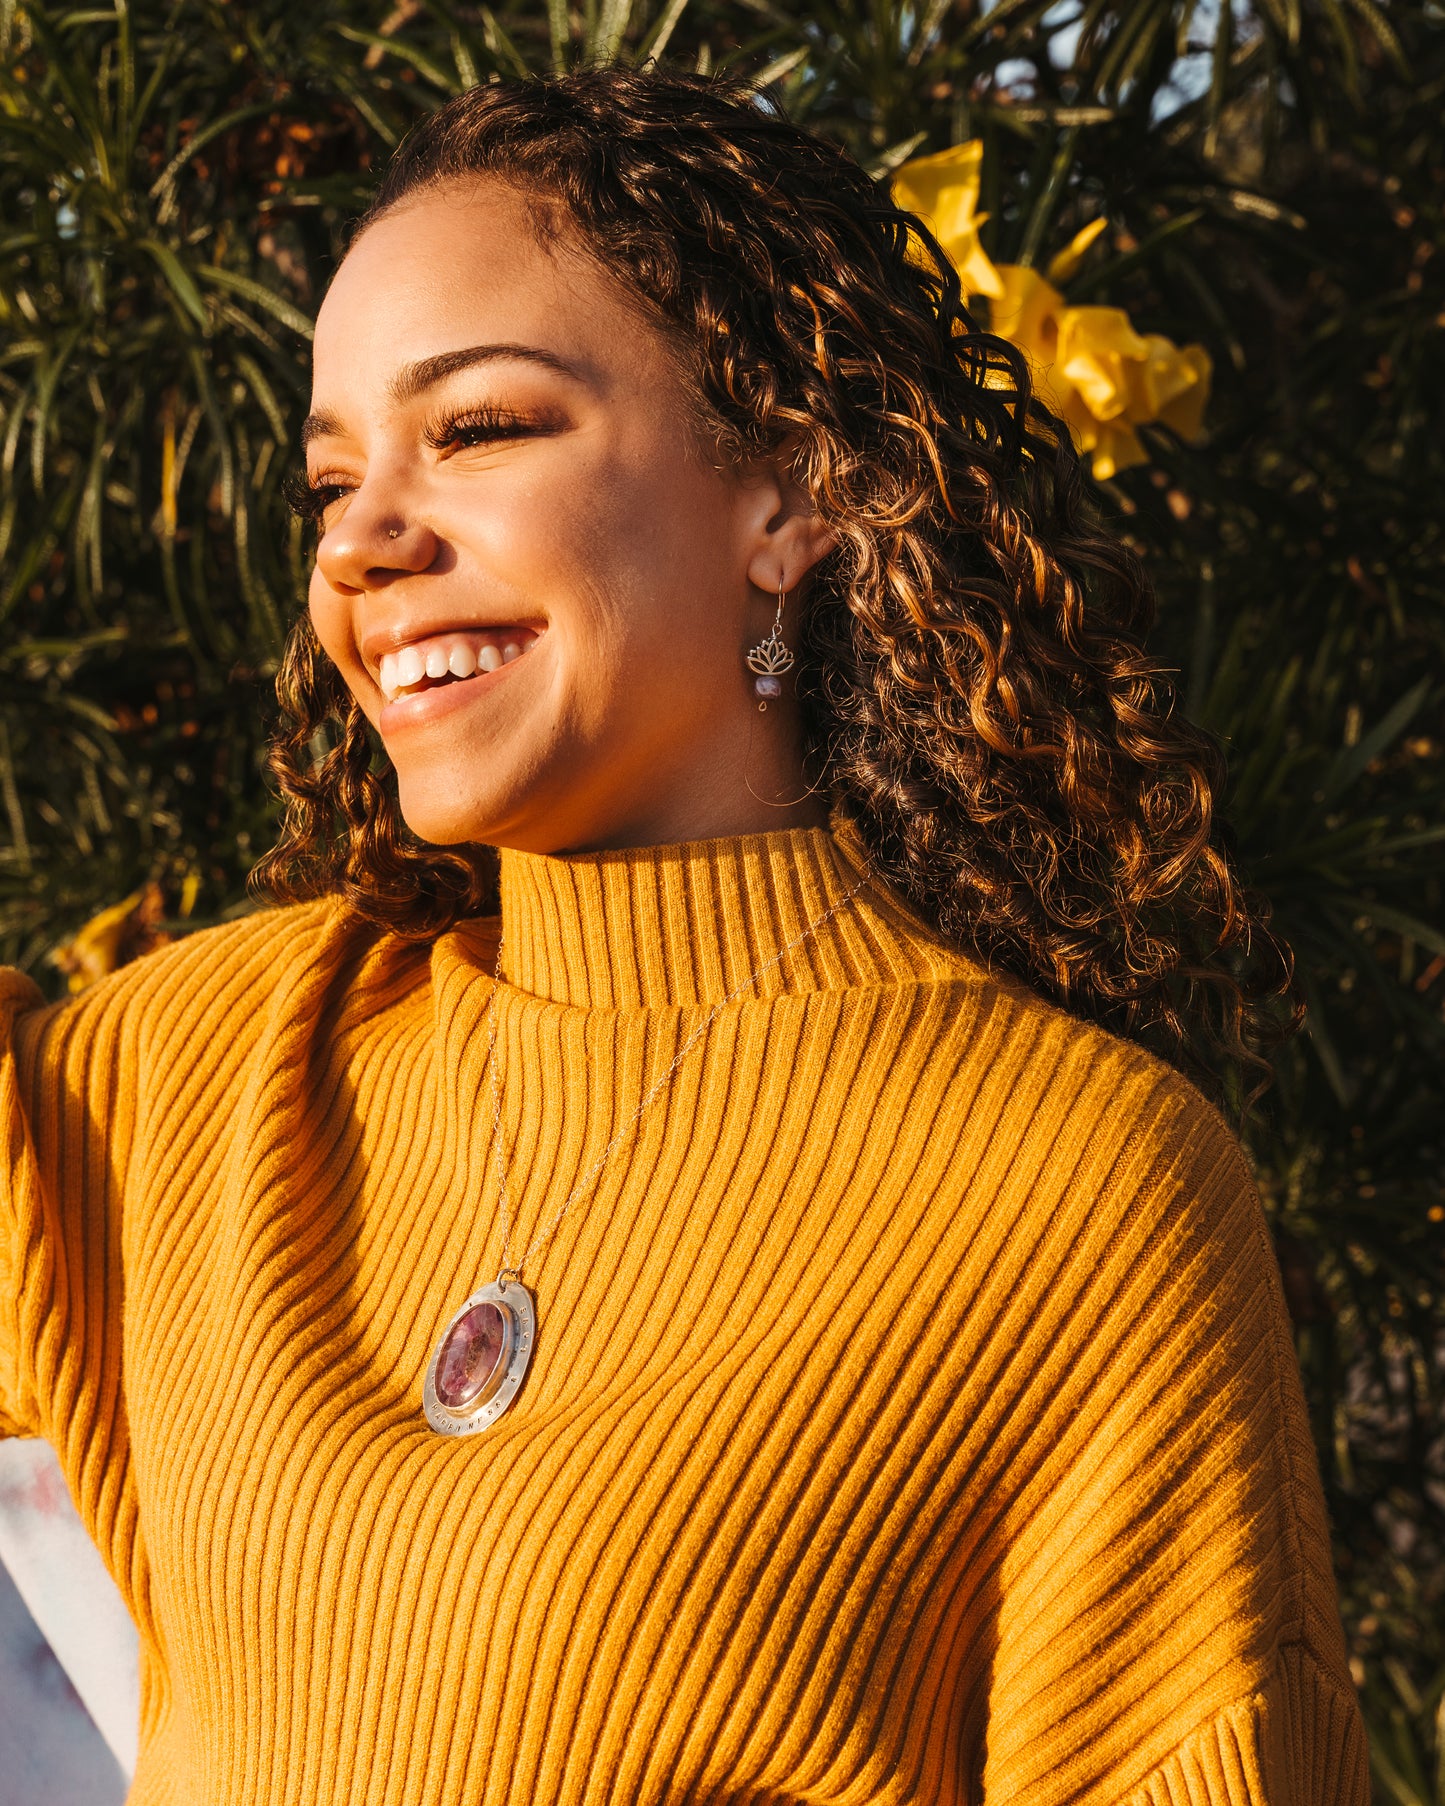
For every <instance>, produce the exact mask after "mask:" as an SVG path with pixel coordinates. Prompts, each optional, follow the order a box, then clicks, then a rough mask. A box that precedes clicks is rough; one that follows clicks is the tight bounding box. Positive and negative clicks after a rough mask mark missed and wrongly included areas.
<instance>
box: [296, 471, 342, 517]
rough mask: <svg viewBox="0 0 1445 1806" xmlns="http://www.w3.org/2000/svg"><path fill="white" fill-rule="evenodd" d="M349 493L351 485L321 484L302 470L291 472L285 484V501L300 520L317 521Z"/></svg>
mask: <svg viewBox="0 0 1445 1806" xmlns="http://www.w3.org/2000/svg"><path fill="white" fill-rule="evenodd" d="M350 493H351V485H349V484H346V483H327V482H323V481H321V480H320V479H318V478H316V477H312V476H308V475H307V473H306V472H305V471H304V470H297V471H293V472H292V473H291V475H290V476H289V477H287V479H286V483H285V496H286V501H287V503H288V505H289V506H290V508H291V511H292V513H293V514H299V515H300V517H301V519H302V520H309V521H319V520H320V519H321V517H322V516H323V515H324V514H325V513H326V510H327V509H328V508H329V507H330V506H331V505H332V503H333V502H339V501H340V500H341V498H342V496H344V495H350Z"/></svg>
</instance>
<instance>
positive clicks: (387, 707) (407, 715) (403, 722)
mask: <svg viewBox="0 0 1445 1806" xmlns="http://www.w3.org/2000/svg"><path fill="white" fill-rule="evenodd" d="M530 651H531V647H530V646H529V647H528V648H527V652H530ZM526 656H527V653H526V652H524V653H522V655H521V657H520V658H514V659H513V660H512V662H511V664H510V665H499V666H498V667H497V669H496V670H495V671H478V673H477V674H476V676H475V677H463V678H459V679H458V680H457V681H456V682H455V683H450V684H438V685H437V686H436V688H435V689H432V690H419V691H418V692H417V694H416V695H415V696H398V697H397V699H396V701H395V702H388V703H384V704H383V705H382V710H381V713H380V715H378V716H377V719H376V725H377V727H378V728H379V729H380V730H381V732H382V734H384V735H385V734H395V733H399V732H401V731H402V730H404V729H406V728H411V727H428V726H430V725H431V723H432V722H434V721H439V720H440V719H441V717H442V716H443V715H449V714H451V713H452V711H453V710H454V709H461V708H465V707H466V706H467V704H468V703H470V702H477V701H480V699H481V698H482V697H483V696H489V695H490V694H491V693H492V691H493V690H494V689H495V688H496V686H497V685H498V684H499V683H500V682H501V681H502V680H503V679H504V678H506V677H508V676H510V675H511V673H512V672H513V671H514V670H515V669H516V668H517V666H518V665H520V664H521V663H522V662H523V660H524V659H525V658H526Z"/></svg>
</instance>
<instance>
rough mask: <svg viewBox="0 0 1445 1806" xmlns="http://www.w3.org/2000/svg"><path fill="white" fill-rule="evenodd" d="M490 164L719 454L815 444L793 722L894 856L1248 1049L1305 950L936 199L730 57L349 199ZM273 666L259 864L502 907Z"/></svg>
mask: <svg viewBox="0 0 1445 1806" xmlns="http://www.w3.org/2000/svg"><path fill="white" fill-rule="evenodd" d="M479 174H485V175H490V176H495V177H498V178H501V179H503V180H505V181H507V182H510V183H512V184H514V185H516V186H518V187H519V188H521V189H523V190H524V191H526V192H528V193H529V194H532V195H534V196H535V197H537V199H538V202H539V204H540V205H541V206H542V207H543V209H544V213H545V209H546V208H547V207H549V206H550V208H551V209H552V210H554V211H555V210H556V209H557V208H558V207H559V206H560V208H561V209H563V210H565V216H566V217H567V220H568V223H569V224H570V226H571V228H572V230H574V231H575V232H576V233H577V234H578V235H579V236H580V238H581V240H582V242H583V243H584V244H585V245H586V246H587V248H588V249H589V250H590V252H591V253H592V255H593V256H595V257H596V258H597V259H598V261H599V262H600V263H601V264H602V265H603V266H605V267H606V268H607V269H609V270H610V271H612V272H614V273H615V274H617V275H618V276H620V277H621V278H622V279H623V280H624V281H625V282H626V283H627V284H628V286H629V288H630V289H631V290H632V291H633V292H634V293H635V294H636V295H638V296H640V297H641V298H643V300H644V301H645V303H646V304H647V305H648V306H649V307H650V308H651V310H652V312H653V315H654V317H656V318H658V319H659V320H660V321H661V322H662V324H663V325H664V327H665V328H666V329H667V330H668V331H669V333H670V334H671V335H672V337H673V338H674V341H675V342H676V344H677V345H678V347H679V348H680V350H681V351H682V353H683V356H684V358H685V361H686V364H687V367H688V368H689V369H690V370H691V372H692V373H693V379H694V384H695V389H696V394H697V397H698V400H699V403H700V406H701V409H702V412H703V415H704V417H705V419H706V421H707V424H708V426H709V429H710V431H711V432H712V434H713V435H714V436H715V437H716V439H717V440H718V442H719V444H720V446H721V448H722V450H723V452H724V454H725V455H732V456H737V457H747V456H755V455H759V454H765V453H769V452H775V451H776V450H777V448H778V447H779V446H780V445H788V446H790V447H793V446H795V447H796V462H795V466H794V469H795V475H796V477H797V479H798V480H799V481H800V482H801V483H802V484H803V485H804V486H805V487H806V488H807V490H808V491H809V492H810V494H811V495H812V497H813V499H814V502H815V505H816V507H817V509H818V511H819V513H820V514H821V516H822V517H823V518H824V519H825V520H826V521H827V522H828V523H829V524H830V525H831V526H832V527H833V528H834V529H835V531H836V534H837V539H838V544H837V547H836V550H834V551H833V552H832V553H830V554H829V555H828V557H827V558H826V559H825V560H824V562H823V563H822V564H821V565H820V566H819V567H818V569H817V571H816V573H815V575H814V579H813V582H812V584H811V586H810V588H809V591H808V594H807V597H806V601H805V604H804V612H803V617H802V621H801V627H800V633H801V640H802V661H801V679H800V682H801V690H800V693H801V695H802V697H803V705H804V711H805V728H806V741H807V745H808V748H809V753H810V762H811V765H812V766H813V767H814V768H816V770H817V772H818V774H819V778H820V782H821V783H822V785H823V786H824V787H825V788H826V790H827V792H828V793H829V794H830V795H831V797H832V799H833V802H834V804H835V806H837V807H839V808H841V809H842V810H843V811H844V813H845V814H846V815H847V816H848V817H849V818H850V819H851V820H852V821H853V823H854V824H855V825H856V828H857V830H858V832H859V833H860V834H861V836H862V839H863V841H864V842H865V843H866V845H867V848H868V850H869V853H870V854H871V856H872V860H873V864H874V868H875V870H876V871H877V872H878V873H879V874H880V875H881V876H882V877H883V878H885V879H886V880H887V881H888V882H889V883H891V884H892V885H893V886H894V887H895V888H896V889H897V891H898V892H899V893H901V894H902V896H903V897H905V898H906V899H907V900H908V902H909V903H910V904H912V905H913V907H914V908H915V909H916V910H918V911H919V912H921V913H922V914H923V915H924V916H925V917H926V918H927V919H928V920H929V921H930V922H932V923H933V924H935V925H936V927H937V928H938V929H939V931H940V932H941V933H942V934H943V935H945V936H946V937H948V938H949V939H950V940H951V941H953V942H955V943H956V944H958V945H960V946H962V947H965V948H967V949H969V950H971V951H973V952H975V953H977V954H978V955H979V956H980V957H981V958H982V959H983V960H985V961H986V962H989V963H990V964H992V965H995V966H997V967H1002V968H1005V969H1007V970H1008V971H1010V972H1012V973H1014V974H1016V975H1017V976H1019V977H1020V978H1022V979H1024V980H1025V981H1027V982H1028V983H1030V984H1032V985H1034V986H1035V987H1036V988H1038V989H1039V990H1041V991H1043V992H1045V993H1047V994H1048V995H1050V996H1051V997H1053V998H1055V999H1057V1000H1058V1001H1059V1002H1060V1003H1061V1004H1063V1005H1064V1006H1065V1007H1067V1008H1068V1009H1070V1010H1072V1011H1074V1012H1076V1013H1077V1014H1079V1015H1081V1016H1085V1017H1089V1018H1092V1019H1094V1020H1096V1021H1098V1022H1101V1023H1103V1024H1104V1025H1106V1026H1107V1027H1110V1028H1112V1029H1114V1030H1116V1031H1117V1032H1120V1033H1123V1034H1125V1035H1128V1036H1131V1037H1133V1038H1135V1039H1140V1040H1144V1041H1146V1042H1149V1043H1152V1044H1153V1045H1154V1046H1155V1047H1156V1048H1158V1049H1159V1050H1160V1051H1162V1052H1163V1053H1164V1054H1166V1056H1168V1057H1171V1058H1173V1059H1175V1060H1178V1061H1182V1062H1183V1063H1185V1064H1188V1065H1192V1066H1195V1067H1196V1068H1198V1067H1204V1068H1213V1069H1215V1070H1219V1069H1220V1068H1221V1067H1225V1068H1227V1067H1228V1066H1230V1065H1231V1064H1236V1063H1238V1062H1241V1061H1244V1062H1249V1063H1250V1064H1252V1065H1253V1066H1254V1067H1255V1068H1256V1069H1257V1070H1258V1069H1260V1068H1261V1067H1262V1062H1260V1061H1259V1059H1258V1055H1257V1052H1256V1051H1255V1050H1256V1049H1257V1048H1258V1047H1259V1046H1260V1045H1262V1044H1263V1043H1264V1042H1266V1041H1267V1040H1268V1039H1270V1038H1271V1035H1272V1034H1277V1033H1278V1032H1279V1030H1280V1028H1281V1027H1282V1026H1284V1025H1285V1020H1286V1017H1287V1011H1285V1010H1282V1009H1281V1008H1280V1007H1279V1004H1278V1002H1277V1000H1278V999H1279V998H1280V997H1282V996H1286V995H1288V992H1289V984H1290V977H1289V958H1288V953H1287V951H1286V950H1285V949H1284V948H1283V947H1282V946H1281V945H1280V943H1279V942H1277V941H1276V940H1275V939H1274V938H1273V937H1272V936H1271V935H1270V934H1269V931H1268V927H1267V918H1266V913H1265V911H1264V909H1263V907H1262V906H1261V905H1260V904H1259V903H1258V902H1257V901H1256V900H1254V899H1252V898H1250V897H1249V896H1248V895H1247V894H1246V893H1245V892H1244V890H1243V889H1242V888H1241V885H1240V882H1239V879H1238V876H1237V874H1236V873H1235V871H1234V869H1233V866H1232V864H1231V861H1230V858H1229V856H1228V853H1227V851H1226V850H1225V848H1224V847H1223V845H1222V844H1221V837H1220V832H1219V828H1218V824H1217V823H1216V819H1215V813H1214V809H1215V799H1216V796H1217V795H1218V792H1219V788H1220V784H1221V777H1222V770H1221V761H1220V758H1219V754H1218V751H1217V749H1216V747H1215V746H1214V745H1213V743H1212V742H1211V741H1210V740H1209V738H1208V737H1207V736H1206V735H1205V734H1203V733H1202V732H1201V731H1199V730H1198V729H1197V728H1195V727H1193V726H1191V725H1190V724H1189V723H1188V722H1186V721H1184V720H1183V719H1181V717H1180V716H1179V714H1178V712H1177V708H1176V696H1175V691H1174V688H1173V686H1172V684H1171V682H1170V680H1169V677H1168V675H1167V674H1166V672H1165V671H1164V670H1163V669H1162V668H1161V667H1160V666H1159V665H1158V664H1157V663H1156V662H1155V661H1154V660H1153V659H1151V658H1150V657H1149V656H1148V654H1147V653H1146V652H1145V650H1144V647H1143V636H1144V633H1145V631H1146V630H1147V628H1148V626H1149V625H1150V622H1151V620H1152V615H1153V601H1152V596H1151V593H1150V589H1149V586H1148V583H1147V581H1146V579H1145V577H1144V575H1143V573H1142V571H1141V569H1140V567H1139V566H1138V564H1137V563H1136V561H1135V560H1134V559H1133V558H1132V557H1131V556H1130V554H1129V553H1128V551H1127V550H1126V549H1125V548H1124V547H1123V546H1122V545H1121V544H1120V543H1119V541H1118V540H1117V538H1115V537H1114V536H1112V535H1111V534H1110V533H1109V532H1107V531H1106V530H1104V529H1103V527H1102V526H1101V524H1100V522H1099V520H1098V518H1097V515H1096V512H1095V510H1094V508H1093V506H1092V504H1091V503H1090V501H1089V498H1088V496H1087V494H1086V492H1085V490H1084V487H1083V484H1082V482H1081V478H1080V471H1079V463H1078V459H1077V457H1076V455H1075V453H1074V451H1073V448H1072V446H1071V444H1070V441H1069V437H1068V433H1067V430H1066V429H1065V428H1063V427H1062V426H1061V425H1060V424H1059V423H1058V422H1057V421H1056V420H1055V419H1054V418H1053V417H1052V416H1051V415H1050V414H1049V413H1048V412H1047V411H1046V410H1045V409H1044V408H1043V407H1041V406H1040V405H1039V403H1038V402H1037V401H1036V400H1035V399H1033V398H1032V396H1031V393H1030V387H1029V377H1028V370H1027V367H1026V365H1025V363H1024V360H1023V358H1022V356H1021V355H1020V354H1019V353H1018V352H1017V351H1016V350H1015V349H1014V348H1013V347H1012V346H1010V345H1008V344H1007V343H1005V342H1004V341H1002V340H1000V339H996V338H993V337H991V336H990V335H988V334H987V333H984V332H982V331H981V330H980V329H979V327H978V326H977V324H976V323H975V321H974V320H973V319H972V318H971V316H970V315H969V314H968V312H967V311H966V309H965V307H964V301H963V296H962V294H961V293H960V289H959V283H958V278H957V276H956V274H955V272H954V270H953V268H952V267H951V265H950V264H949V261H948V259H947V258H946V257H945V256H944V254H943V253H942V251H941V250H940V248H939V246H938V245H937V243H936V242H935V240H934V239H933V238H932V236H931V235H930V234H929V232H928V231H927V229H926V228H925V227H924V226H923V225H922V223H921V222H920V221H919V220H917V219H916V218H914V217H913V216H911V215H909V214H906V213H903V212H901V211H900V210H899V209H898V208H897V207H896V206H894V205H893V203H892V202H891V200H890V199H889V197H888V193H887V191H886V188H885V186H884V185H883V184H881V183H879V182H876V181H874V180H873V179H871V178H870V177H869V176H868V175H867V174H866V173H865V172H864V171H863V170H862V169H860V168H859V167H858V165H857V164H856V163H854V162H853V161H852V160H851V159H850V158H849V157H848V156H847V155H846V154H845V153H844V152H843V151H842V150H840V149H839V148H837V147H836V146H834V145H832V144H829V143H827V142H825V141H823V140H821V139H819V138H816V137H814V136H812V135H811V134H809V133H808V132H805V131H803V130H801V129H800V128H799V127H797V126H794V125H792V124H790V123H789V122H788V121H787V120H786V119H785V118H783V117H782V116H781V115H780V114H779V113H778V112H777V111H776V109H773V108H771V107H768V106H766V105H764V104H761V103H760V102H759V101H758V100H757V99H756V98H755V97H753V96H750V95H748V94H747V93H746V92H744V91H742V90H740V89H738V88H736V87H735V86H732V85H729V84H728V83H725V82H721V81H718V80H712V79H705V78H700V77H689V76H683V75H675V74H667V75H664V74H659V73H655V72H628V71H616V70H591V71H587V72H583V73H579V74H574V75H570V76H566V77H561V78H556V79H546V80H541V79H539V80H534V81H527V82H521V83H510V84H509V83H497V84H493V85H491V86H487V87H479V88H474V89H472V90H471V91H470V92H469V93H467V94H464V95H462V96H460V97H459V98H457V99H455V100H453V101H451V102H450V103H448V104H447V105H446V106H444V107H443V108H441V110H440V111H439V112H437V113H436V114H434V115H433V116H432V117H431V118H430V119H428V120H427V121H426V122H425V123H424V124H422V125H420V126H419V127H418V128H417V129H416V130H415V131H414V132H413V133H412V135H411V136H410V137H409V138H408V139H407V140H406V142H405V143H404V144H403V145H402V146H401V148H400V150H399V151H398V152H397V154H396V156H395V157H394V158H393V160H392V162H391V164H390V166H389V168H388V169H387V172H386V174H385V177H384V179H383V181H382V183H381V186H380V189H379V191H378V193H377V195H376V198H375V200H374V202H373V204H372V206H371V208H370V210H369V212H368V213H367V215H366V216H365V218H364V219H363V221H362V222H361V227H362V229H363V230H364V228H365V226H366V225H367V224H368V223H369V222H370V221H371V220H373V219H375V218H377V217H378V216H379V215H381V214H383V213H385V212H387V211H388V210H389V209H390V208H392V207H394V206H396V205H397V203H399V202H400V201H402V200H403V199H405V198H407V197H409V196H411V195H413V194H415V193H417V192H418V191H420V190H425V189H427V188H430V187H434V186H437V185H439V184H443V183H447V182H450V181H454V180H458V179H466V178H469V177H474V176H476V175H479ZM278 688H279V694H280V699H281V705H282V710H283V721H282V724H281V726H280V729H279V731H278V733H277V736H276V739H275V742H274V748H273V754H272V768H273V771H274V773H275V776H276V778H277V780H278V782H279V785H280V789H281V792H282V796H283V799H284V803H285V816H284V823H283V828H282V832H281V837H280V841H279V844H278V845H277V847H276V848H275V849H274V850H273V851H272V852H271V853H270V854H268V855H267V857H266V858H265V860H264V861H263V862H262V864H261V866H260V867H259V868H258V878H259V880H260V882H261V883H262V884H263V885H264V886H265V887H266V888H267V889H268V890H269V891H270V893H271V894H272V895H273V896H276V897H279V898H283V899H296V898H301V897H308V896H315V895H318V894H320V893H322V892H324V891H335V890H339V891H341V892H342V893H343V894H344V895H345V896H346V897H347V898H348V899H349V900H350V902H351V903H352V905H353V906H354V907H355V908H356V909H357V910H358V911H360V912H361V913H362V914H363V915H365V916H367V917H368V918H370V919H372V920H373V921H376V922H378V923H381V924H384V925H385V926H387V927H388V928H390V929H392V930H394V931H396V932H398V933H401V934H405V935H413V936H431V935H434V934H437V933H439V932H441V931H443V930H444V929H446V928H447V927H448V926H449V925H450V924H451V923H452V922H454V921H456V920H457V919H458V918H459V917H462V916H465V915H468V914H474V913H476V912H477V911H478V910H480V909H481V908H482V907H484V905H485V903H486V901H487V891H488V886H489V878H490V872H491V867H490V865H489V862H488V858H487V856H486V854H485V851H484V850H483V849H471V850H470V851H457V850H451V851H448V850H446V849H442V848H437V847H431V846H425V845H422V844H420V843H418V842H416V841H415V840H414V839H413V838H411V837H410V836H409V835H408V833H407V831H406V829H405V827H404V825H403V823H402V821H401V819H400V814H399V810H398V807H397V803H396V799H395V794H394V790H393V788H392V786H391V784H390V783H389V781H388V777H389V774H388V772H387V768H386V763H385V758H384V755H382V754H381V753H380V752H379V749H378V748H377V746H376V744H375V742H374V740H373V737H372V736H371V734H370V730H369V729H368V727H367V724H366V722H365V720H364V718H363V717H362V714H361V711H360V710H359V709H358V708H357V706H356V704H355V703H354V701H353V700H352V699H351V697H350V695H349V693H348V692H347V690H346V687H345V685H344V683H343V682H342V680H341V678H340V676H339V674H338V673H337V672H336V670H335V669H334V667H332V666H331V665H330V663H329V661H327V660H326V659H325V657H324V655H323V654H322V653H321V651H320V648H319V646H318V644H317V642H316V639H315V636H314V634H313V632H312V630H311V628H310V625H309V622H307V621H305V620H303V621H301V622H300V623H299V624H298V625H297V627H296V628H295V630H294V632H293V634H292V638H291V643H290V646H289V648H288V652H287V656H286V659H285V663H284V667H283V670H282V673H281V677H280V680H279V685H278ZM318 735H320V736H321V738H322V740H323V741H328V740H329V743H330V745H329V750H327V751H326V752H325V753H324V756H321V757H320V758H319V759H318V757H317V748H318V744H319V742H318Z"/></svg>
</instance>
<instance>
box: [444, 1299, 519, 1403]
mask: <svg viewBox="0 0 1445 1806" xmlns="http://www.w3.org/2000/svg"><path fill="white" fill-rule="evenodd" d="M509 1314H510V1313H508V1315H509ZM508 1327H509V1325H508V1322H507V1316H506V1315H504V1314H503V1311H502V1308H501V1306H500V1305H495V1304H474V1305H473V1306H472V1308H471V1309H470V1310H469V1311H466V1312H464V1313H463V1315H462V1316H460V1317H458V1318H457V1320H456V1322H455V1323H454V1324H453V1325H452V1327H451V1329H450V1330H448V1332H447V1337H446V1340H445V1341H444V1342H443V1343H442V1345H441V1349H440V1351H439V1353H438V1355H437V1365H436V1378H435V1380H434V1381H433V1384H434V1386H435V1388H436V1395H437V1398H438V1399H439V1400H440V1402H441V1403H442V1404H443V1405H444V1406H445V1407H446V1408H447V1410H448V1411H460V1410H463V1409H464V1408H465V1407H466V1406H467V1405H469V1404H471V1403H472V1402H473V1401H474V1400H475V1399H477V1398H479V1397H480V1396H481V1394H482V1393H483V1392H484V1391H485V1390H486V1388H487V1385H488V1383H489V1382H490V1381H491V1380H492V1379H493V1377H495V1376H496V1375H497V1369H498V1368H499V1367H500V1366H501V1364H502V1359H503V1356H504V1355H505V1354H506V1353H507V1352H508V1349H507V1344H508V1343H509V1342H510V1341H511V1337H510V1336H509V1335H508V1334H507V1330H508Z"/></svg>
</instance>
